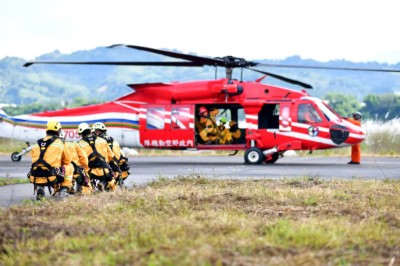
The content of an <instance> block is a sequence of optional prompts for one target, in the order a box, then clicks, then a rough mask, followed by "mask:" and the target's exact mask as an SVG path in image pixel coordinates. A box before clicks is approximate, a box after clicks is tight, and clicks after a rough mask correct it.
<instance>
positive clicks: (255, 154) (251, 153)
mask: <svg viewBox="0 0 400 266" xmlns="http://www.w3.org/2000/svg"><path fill="white" fill-rule="evenodd" d="M264 160H265V156H264V154H263V153H262V151H261V150H260V149H259V148H256V147H252V148H250V149H248V150H246V152H245V153H244V161H245V162H246V163H248V164H261V163H262V162H263V161H264Z"/></svg>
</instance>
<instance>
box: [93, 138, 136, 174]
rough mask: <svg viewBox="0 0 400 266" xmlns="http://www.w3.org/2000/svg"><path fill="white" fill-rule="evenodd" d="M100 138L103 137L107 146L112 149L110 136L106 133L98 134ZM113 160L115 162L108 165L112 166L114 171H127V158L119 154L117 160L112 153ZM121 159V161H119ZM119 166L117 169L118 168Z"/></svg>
mask: <svg viewBox="0 0 400 266" xmlns="http://www.w3.org/2000/svg"><path fill="white" fill-rule="evenodd" d="M99 137H100V138H102V139H104V140H105V141H107V143H108V146H110V149H111V150H112V151H113V148H114V139H113V138H112V137H111V136H108V135H106V134H105V133H103V134H100V135H99ZM113 160H114V162H115V163H116V164H115V165H112V164H111V165H110V166H111V168H113V171H114V172H118V171H119V170H121V171H129V169H130V167H129V164H128V158H127V157H125V156H123V155H122V154H120V156H119V160H118V159H117V157H116V156H115V155H114V157H113ZM121 161H122V162H121ZM118 167H119V169H118Z"/></svg>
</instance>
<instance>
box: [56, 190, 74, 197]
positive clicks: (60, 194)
mask: <svg viewBox="0 0 400 266" xmlns="http://www.w3.org/2000/svg"><path fill="white" fill-rule="evenodd" d="M69 196H71V194H69V193H68V188H67V187H61V188H60V190H59V191H58V192H57V194H56V197H57V199H65V198H67V197H69Z"/></svg>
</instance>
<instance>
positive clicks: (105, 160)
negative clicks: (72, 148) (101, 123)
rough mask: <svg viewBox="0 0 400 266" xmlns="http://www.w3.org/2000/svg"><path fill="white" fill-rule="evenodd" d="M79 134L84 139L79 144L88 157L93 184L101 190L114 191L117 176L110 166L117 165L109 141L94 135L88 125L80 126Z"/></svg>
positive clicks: (89, 172) (82, 124)
mask: <svg viewBox="0 0 400 266" xmlns="http://www.w3.org/2000/svg"><path fill="white" fill-rule="evenodd" d="M78 133H79V135H80V136H81V138H82V139H81V140H80V141H79V142H78V144H79V146H80V147H81V148H82V149H83V150H84V151H85V153H86V155H87V156H88V160H89V163H88V165H89V171H88V174H89V177H90V180H91V181H92V184H93V185H95V186H96V187H97V188H98V189H99V190H107V191H114V190H115V188H116V182H115V177H116V175H115V174H114V172H113V170H112V168H111V167H110V164H115V162H114V160H113V158H114V154H113V152H112V151H111V149H110V146H109V145H108V143H107V141H105V140H104V139H102V138H100V137H97V136H96V135H94V134H92V128H91V127H90V126H89V125H88V124H87V123H81V124H79V126H78ZM94 183H96V184H94Z"/></svg>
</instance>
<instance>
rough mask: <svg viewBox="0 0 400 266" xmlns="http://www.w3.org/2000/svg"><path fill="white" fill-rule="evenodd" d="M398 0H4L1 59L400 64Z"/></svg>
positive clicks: (0, 15)
mask: <svg viewBox="0 0 400 266" xmlns="http://www.w3.org/2000/svg"><path fill="white" fill-rule="evenodd" d="M399 10H400V2H399V1H398V0H379V1H378V0H245V1H244V0H241V1H239V0H202V1H188V0H186V1H184V0H136V1H135V0H112V1H111V0H0V59H3V58H4V57H6V56H13V57H20V58H24V59H26V60H32V59H35V58H36V57H38V56H40V55H42V54H45V53H50V52H53V51H55V50H59V51H60V52H62V53H71V52H74V51H78V50H90V49H94V48H96V47H100V46H109V45H111V44H116V43H122V44H133V45H141V46H148V47H152V48H158V49H162V48H166V49H177V50H178V51H181V52H185V53H189V52H193V53H196V54H197V55H201V56H209V57H217V56H226V55H233V56H237V57H243V58H246V59H248V60H254V59H284V58H286V57H289V56H293V55H299V56H301V57H302V58H303V59H315V60H318V61H322V62H326V61H329V60H335V59H345V60H349V61H354V62H369V61H376V62H379V63H388V64H397V63H400V19H399Z"/></svg>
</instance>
